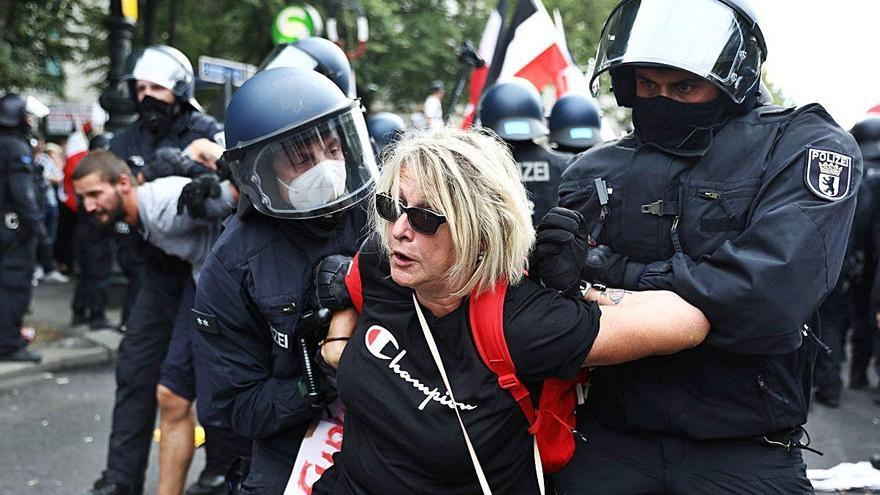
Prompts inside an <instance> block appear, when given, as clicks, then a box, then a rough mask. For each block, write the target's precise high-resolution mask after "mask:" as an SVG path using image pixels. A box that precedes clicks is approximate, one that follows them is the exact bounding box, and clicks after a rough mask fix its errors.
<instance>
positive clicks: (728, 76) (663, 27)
mask: <svg viewBox="0 0 880 495" xmlns="http://www.w3.org/2000/svg"><path fill="white" fill-rule="evenodd" d="M766 57H767V45H766V43H765V42H764V36H763V34H762V33H761V28H760V27H759V26H758V21H757V17H756V16H755V13H754V10H753V9H752V8H751V6H750V5H749V4H748V2H747V1H746V0H623V1H622V2H620V3H619V4H618V5H617V6H616V7H615V8H614V10H613V11H612V12H611V15H610V16H609V18H608V20H607V21H606V22H605V26H604V28H603V30H602V36H601V38H600V40H599V48H598V52H597V54H596V65H595V68H594V69H593V74H592V76H591V77H590V82H591V85H592V90H593V95H594V96H596V95H597V94H598V91H599V82H598V78H599V76H601V75H602V74H604V73H606V72H610V73H611V75H612V78H614V76H615V72H619V73H621V74H625V75H627V77H624V78H621V79H619V80H614V93H615V96H616V97H617V101H618V103H619V104H620V105H622V106H632V99H633V96H634V92H635V87H634V80H633V78H632V76H631V72H628V71H621V70H620V69H623V68H626V67H634V66H654V67H661V68H663V67H668V68H673V69H680V70H684V71H687V72H690V73H692V74H695V75H697V76H699V77H702V78H704V79H706V80H708V81H710V82H712V83H713V84H714V85H715V86H717V87H718V88H719V89H720V90H721V91H722V92H723V93H724V94H725V95H726V96H727V97H728V98H729V99H730V101H731V102H732V103H733V104H735V105H739V104H742V103H743V102H744V101H745V100H746V99H748V98H750V97H751V96H753V95H754V94H755V93H756V92H757V90H758V86H759V84H760V81H761V64H762V63H763V62H764V60H765V59H766ZM630 70H631V69H630Z"/></svg>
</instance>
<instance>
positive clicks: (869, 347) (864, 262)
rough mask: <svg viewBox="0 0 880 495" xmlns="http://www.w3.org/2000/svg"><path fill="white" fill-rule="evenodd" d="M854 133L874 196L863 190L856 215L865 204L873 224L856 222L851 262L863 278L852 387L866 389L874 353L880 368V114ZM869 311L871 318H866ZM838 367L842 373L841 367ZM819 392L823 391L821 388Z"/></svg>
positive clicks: (857, 288) (855, 287) (857, 292)
mask: <svg viewBox="0 0 880 495" xmlns="http://www.w3.org/2000/svg"><path fill="white" fill-rule="evenodd" d="M850 133H851V134H852V135H853V137H854V138H855V140H856V142H857V143H858V144H859V149H860V150H861V152H862V159H863V160H864V166H865V177H864V179H863V181H864V185H865V187H864V188H863V189H867V190H868V192H869V194H870V199H866V198H864V197H863V195H862V191H859V206H858V209H857V210H856V218H857V219H858V218H859V212H860V211H862V209H863V203H864V208H865V209H866V210H868V212H869V213H870V218H869V219H868V224H869V225H868V226H867V229H865V230H858V229H857V228H856V226H857V225H858V224H857V223H854V225H853V240H852V242H853V243H854V245H855V246H857V247H858V248H861V252H859V251H858V250H856V251H855V253H854V254H855V255H856V258H855V261H856V262H857V263H851V265H854V266H855V267H857V268H859V271H858V275H860V277H859V278H858V280H857V281H855V282H854V283H853V284H852V287H851V289H850V290H851V292H852V294H851V296H852V303H853V306H854V308H856V309H854V310H853V315H852V320H853V322H852V337H851V341H852V346H853V348H852V359H851V360H850V371H849V387H850V388H852V389H863V388H865V387H867V386H868V383H869V382H868V373H867V370H868V366H869V364H870V362H871V357H872V356H873V357H874V369H875V370H878V369H880V363H878V359H877V357H878V356H880V338H878V337H877V336H876V328H877V327H878V325H877V321H880V320H878V319H877V313H878V310H880V290H877V289H876V288H880V270H878V266H880V265H878V256H880V247H878V241H880V239H878V236H877V234H878V233H880V214H878V213H877V208H876V206H877V205H878V202H880V116H877V115H874V114H869V115H868V116H867V117H865V118H864V119H862V120H861V121H859V122H857V123H856V125H854V126H853V128H852V129H851V130H850ZM844 266H847V265H846V264H845V265H844ZM866 314H867V319H866V318H865V315H866ZM823 321H824V320H823ZM844 332H845V330H844ZM844 335H845V333H844V334H843V335H841V341H839V342H840V346H841V348H842V347H843V343H842V337H843V336H844ZM832 347H833V346H832ZM840 356H842V353H840ZM839 362H842V359H839V360H838V363H839ZM817 364H818V363H817ZM836 369H837V371H838V373H839V371H840V370H839V366H837V367H836ZM836 378H837V380H838V381H839V380H840V376H839V374H838V376H837V377H836ZM817 379H818V377H817ZM818 393H819V390H817V394H818ZM817 398H818V397H817ZM875 401H876V399H875Z"/></svg>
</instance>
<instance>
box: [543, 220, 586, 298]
mask: <svg viewBox="0 0 880 495" xmlns="http://www.w3.org/2000/svg"><path fill="white" fill-rule="evenodd" d="M586 253H587V225H586V222H585V221H584V217H583V215H581V214H580V213H579V212H577V211H574V210H569V209H566V208H560V207H556V208H553V209H551V210H550V211H549V212H548V213H547V214H546V215H544V218H543V219H541V223H540V224H539V225H538V228H537V233H536V236H535V248H534V249H533V250H532V255H531V256H530V258H529V277H530V278H532V279H534V280H539V281H540V282H542V283H543V284H544V286H545V287H548V288H551V289H556V290H558V291H560V292H562V293H563V294H566V295H569V296H576V295H578V293H579V292H580V287H581V280H582V272H583V269H584V262H585V260H586Z"/></svg>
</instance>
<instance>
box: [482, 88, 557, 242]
mask: <svg viewBox="0 0 880 495" xmlns="http://www.w3.org/2000/svg"><path fill="white" fill-rule="evenodd" d="M477 119H479V124H480V126H482V127H487V128H489V129H492V130H493V131H495V133H496V134H498V136H499V137H500V138H501V139H503V140H504V142H505V143H507V145H508V146H509V147H510V151H511V153H512V154H513V159H514V160H516V163H517V164H518V165H519V167H520V173H521V174H522V180H523V183H524V184H525V186H526V189H527V190H528V192H529V202H530V203H531V206H532V222H533V223H534V224H535V225H537V223H538V221H539V220H540V219H541V218H542V217H543V216H544V214H545V213H547V212H548V211H550V209H551V208H553V206H554V205H555V204H556V191H557V189H558V187H559V179H560V177H561V175H562V172H563V171H564V170H565V167H566V164H567V161H568V158H567V157H566V156H564V155H561V154H559V153H555V152H554V151H552V150H550V149H547V148H546V147H544V146H542V145H539V144H537V143H536V142H535V139H538V138H542V137H544V136H546V135H547V134H548V130H547V126H546V125H545V124H544V109H543V104H542V103H541V95H540V94H538V90H537V89H535V87H534V86H533V85H532V83H530V82H529V81H527V80H525V79H521V78H512V79H509V80H507V81H502V82H498V83H495V84H494V85H492V86H491V87H490V88H489V89H487V90H486V92H485V93H484V94H483V97H482V98H481V99H480V105H479V107H478V108H477Z"/></svg>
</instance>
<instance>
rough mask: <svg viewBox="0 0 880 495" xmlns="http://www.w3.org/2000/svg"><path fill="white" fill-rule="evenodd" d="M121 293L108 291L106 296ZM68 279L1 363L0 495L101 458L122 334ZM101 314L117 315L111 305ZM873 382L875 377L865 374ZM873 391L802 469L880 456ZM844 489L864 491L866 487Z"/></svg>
mask: <svg viewBox="0 0 880 495" xmlns="http://www.w3.org/2000/svg"><path fill="white" fill-rule="evenodd" d="M120 292H121V291H120V290H113V291H111V302H113V299H114V298H115V299H117V300H118V297H119V294H120ZM72 293H73V284H72V283H71V284H66V285H45V286H43V285H41V286H40V287H37V288H36V289H35V291H34V302H33V311H32V313H31V314H30V315H28V317H27V319H26V324H30V325H33V326H34V327H36V329H37V341H36V342H35V344H34V345H32V348H33V349H35V350H39V351H41V352H43V354H44V360H43V363H41V364H40V365H32V364H26V365H21V364H9V363H0V425H3V427H2V431H3V442H2V446H3V448H0V466H2V469H0V495H37V494H40V495H42V494H46V495H49V494H51V495H65V494H72V495H75V494H78V493H80V492H81V491H82V490H83V489H85V488H88V487H89V486H91V483H92V482H93V481H94V480H95V479H96V478H97V476H98V475H99V474H100V472H101V470H102V469H103V468H104V466H105V463H106V454H107V439H108V437H109V434H110V426H111V425H110V422H111V421H110V417H111V413H112V408H113V398H114V391H115V379H114V376H113V358H114V356H115V351H116V347H117V346H118V343H119V340H120V338H121V337H120V334H118V333H117V332H115V331H114V330H102V331H98V332H94V331H89V330H88V329H87V328H86V327H76V328H71V327H70V325H69V323H70V318H71V314H70V300H71V297H72ZM108 319H110V321H111V322H116V321H118V319H119V312H118V309H115V308H113V309H111V310H110V311H109V312H108ZM871 379H872V382H873V383H874V384H876V383H877V377H876V376H872V377H871ZM873 393H874V392H873V391H854V390H849V389H845V390H844V391H843V397H842V400H841V406H840V408H838V409H829V408H827V407H824V406H822V405H820V404H813V406H812V409H811V411H810V416H809V421H808V422H807V425H806V429H807V430H808V431H809V433H810V436H811V437H812V444H811V447H813V448H815V449H817V450H820V451H822V452H824V455H823V456H818V455H816V454H813V453H811V452H806V451H805V452H804V459H805V460H806V462H807V466H808V467H809V468H830V467H833V466H835V465H837V464H839V463H841V462H857V461H862V460H868V459H870V457H871V455H872V454H875V453H880V405H876V404H874V403H873V402H872V398H873ZM157 453H158V448H157V445H156V444H154V445H153V448H152V457H151V460H150V466H149V470H148V473H147V480H146V484H145V491H144V493H155V489H156V479H157V473H158V469H157V465H158V464H157V455H156V454H157ZM203 464H204V454H203V452H202V449H199V450H198V451H197V453H196V459H195V461H194V462H193V467H192V469H191V470H190V482H191V481H194V480H195V478H196V477H197V475H198V472H199V471H200V470H201V467H202V465H203ZM852 493H871V492H866V491H864V490H859V491H853V492H852Z"/></svg>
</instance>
